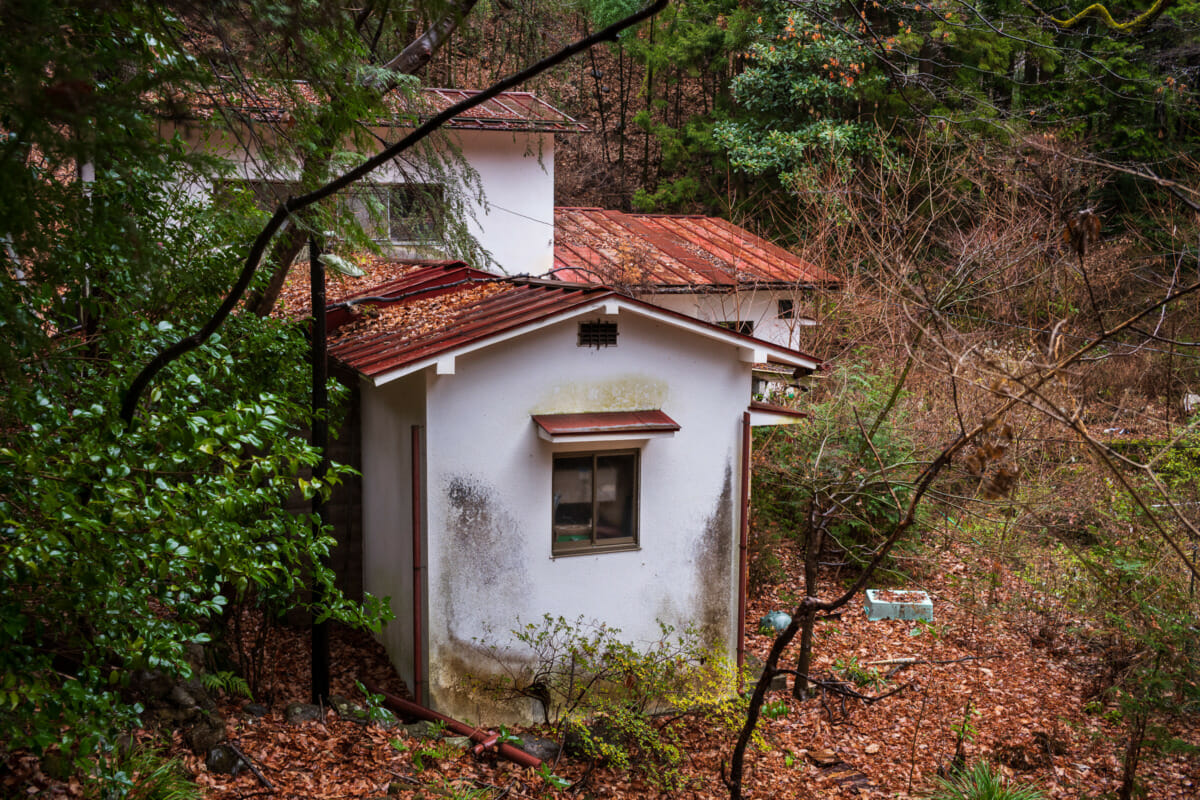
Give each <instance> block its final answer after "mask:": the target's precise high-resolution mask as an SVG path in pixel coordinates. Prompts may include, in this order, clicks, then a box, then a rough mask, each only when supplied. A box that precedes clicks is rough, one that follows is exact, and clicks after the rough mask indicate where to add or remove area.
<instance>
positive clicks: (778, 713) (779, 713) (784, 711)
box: [762, 700, 788, 719]
mask: <svg viewBox="0 0 1200 800" xmlns="http://www.w3.org/2000/svg"><path fill="white" fill-rule="evenodd" d="M762 715H763V716H764V717H766V718H767V719H780V718H781V717H786V716H787V715H788V706H787V703H785V702H783V701H782V700H772V701H771V702H769V703H765V704H764V705H763V707H762Z"/></svg>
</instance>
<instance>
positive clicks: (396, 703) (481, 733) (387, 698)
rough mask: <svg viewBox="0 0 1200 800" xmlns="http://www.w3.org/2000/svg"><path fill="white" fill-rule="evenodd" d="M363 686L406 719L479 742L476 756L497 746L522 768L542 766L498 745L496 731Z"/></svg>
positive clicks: (521, 752)
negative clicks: (434, 724)
mask: <svg viewBox="0 0 1200 800" xmlns="http://www.w3.org/2000/svg"><path fill="white" fill-rule="evenodd" d="M363 685H364V686H365V687H366V688H367V691H368V692H370V693H371V694H377V695H382V696H383V704H384V705H385V706H387V707H388V708H390V709H391V710H392V711H395V712H396V713H397V714H400V715H402V716H405V717H417V718H418V719H423V720H428V721H429V722H444V723H445V724H446V728H447V730H451V731H454V732H455V733H457V734H458V735H459V736H468V737H470V739H471V741H473V742H478V744H476V746H475V748H474V752H475V754H476V755H479V754H480V753H482V752H483V751H484V750H485V749H486V748H489V747H493V746H495V748H496V752H497V753H499V754H500V755H501V756H503V757H504V758H507V759H508V760H509V761H511V762H513V763H514V764H517V765H519V766H522V767H532V768H533V769H537V768H538V767H540V766H541V765H542V760H541V759H540V758H538V757H537V756H531V755H529V753H526V752H525V751H524V750H522V749H521V748H519V747H513V746H512V745H511V744H497V742H499V740H500V735H499V734H497V733H496V732H495V731H485V730H484V729H482V728H473V727H471V726H470V725H468V724H466V723H465V722H459V721H458V720H456V719H451V718H450V717H447V716H445V715H443V714H439V713H438V712H436V711H434V710H433V709H429V708H426V707H425V706H421V705H417V704H416V703H413V702H410V701H408V700H405V699H404V698H403V697H397V696H396V695H394V694H392V693H391V692H385V691H384V690H382V689H380V688H377V687H376V686H374V685H372V684H370V683H368V682H367V681H363Z"/></svg>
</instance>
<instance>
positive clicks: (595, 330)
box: [579, 322, 617, 347]
mask: <svg viewBox="0 0 1200 800" xmlns="http://www.w3.org/2000/svg"><path fill="white" fill-rule="evenodd" d="M579 346H580V347H616V346H617V323H615V322H581V323H579Z"/></svg>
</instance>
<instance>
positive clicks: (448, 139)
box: [163, 127, 554, 275]
mask: <svg viewBox="0 0 1200 800" xmlns="http://www.w3.org/2000/svg"><path fill="white" fill-rule="evenodd" d="M174 131H175V129H172V128H164V131H163V135H164V136H170V135H171V134H172V133H173V132H174ZM179 132H180V133H181V135H183V136H184V138H185V140H186V141H188V142H189V143H190V144H191V146H192V147H194V148H197V149H198V150H202V151H204V152H206V153H208V154H210V155H215V156H220V157H223V158H226V159H228V160H229V161H231V162H232V164H233V167H234V170H233V173H232V174H231V175H230V179H245V180H249V179H261V180H293V179H295V177H296V175H297V173H296V171H294V170H292V171H288V170H284V171H268V170H267V169H266V167H265V165H264V164H263V163H262V160H261V158H260V151H259V148H258V147H257V146H256V144H255V142H256V140H255V139H254V138H253V137H251V136H248V135H246V133H245V132H243V137H242V138H241V139H239V138H238V137H234V136H232V135H230V134H229V133H228V132H222V131H218V132H210V131H206V130H205V129H203V128H199V127H191V128H182V129H179ZM260 133H261V132H260ZM374 133H375V134H376V135H378V136H379V137H380V138H381V139H382V140H384V141H386V142H391V141H396V140H398V139H399V138H400V137H401V136H403V135H404V134H406V133H407V131H404V130H400V129H382V128H380V129H376V130H375V131H374ZM382 147H383V145H380V149H382ZM431 149H436V151H438V152H441V153H443V154H457V155H458V156H461V159H462V161H464V162H465V163H466V165H467V166H468V167H469V169H470V170H471V171H473V173H474V174H473V175H466V174H464V173H463V171H462V169H461V165H460V164H459V163H458V162H457V161H456V156H454V155H450V156H446V155H443V156H441V157H439V156H437V155H436V154H433V153H432V152H431ZM432 160H443V161H445V162H446V163H448V164H450V167H449V169H450V170H451V171H452V172H453V173H454V180H455V181H456V183H455V184H452V185H451V187H450V188H452V189H453V190H454V191H456V192H458V193H459V194H460V195H461V197H462V198H463V200H464V206H465V209H466V221H467V224H468V226H469V228H470V230H471V233H472V235H473V236H475V238H476V239H477V240H478V242H479V244H480V246H481V247H483V249H484V250H486V251H487V252H488V253H490V254H491V257H492V258H493V259H494V261H495V263H494V264H493V265H492V266H491V268H492V269H495V270H498V271H501V272H505V273H509V274H522V273H528V274H531V275H540V274H543V273H545V272H547V271H549V270H550V269H551V268H552V267H553V265H554V136H553V134H548V133H545V134H538V133H514V132H510V131H476V130H450V131H442V132H438V133H435V134H434V135H433V136H432V137H430V139H428V140H427V142H426V143H424V144H422V145H420V146H419V147H418V149H415V150H413V151H411V152H410V153H408V154H405V155H403V156H401V157H400V159H398V160H397V161H396V162H395V163H392V164H387V165H384V166H382V167H380V168H379V169H378V170H376V171H375V172H374V173H372V174H371V176H369V178H368V179H367V181H368V182H374V183H381V184H386V183H406V182H411V183H429V182H441V181H442V178H441V177H439V174H438V173H437V172H436V171H432V172H431V171H430V169H429V168H428V167H427V166H426V164H428V163H429V162H430V161H432ZM187 191H188V193H189V194H190V195H191V196H192V197H194V198H197V199H200V198H205V197H207V196H209V195H210V194H211V192H212V184H211V182H207V181H202V182H196V183H191V184H189V185H188V186H187ZM394 254H395V255H397V256H400V257H407V256H411V257H424V258H432V257H442V256H444V255H446V254H445V253H444V252H441V251H440V250H437V249H431V248H416V249H409V250H407V251H401V250H396V251H395V253H394ZM472 266H476V267H481V268H482V267H484V266H485V265H483V264H472Z"/></svg>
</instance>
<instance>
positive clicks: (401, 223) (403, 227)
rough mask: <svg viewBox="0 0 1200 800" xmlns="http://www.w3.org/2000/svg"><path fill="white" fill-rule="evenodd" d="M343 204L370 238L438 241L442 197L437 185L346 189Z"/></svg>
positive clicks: (443, 201)
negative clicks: (347, 190) (344, 202)
mask: <svg viewBox="0 0 1200 800" xmlns="http://www.w3.org/2000/svg"><path fill="white" fill-rule="evenodd" d="M346 203H347V206H348V210H349V211H350V213H352V214H354V216H355V217H356V218H357V219H358V224H359V225H361V226H362V229H363V230H364V231H366V232H367V234H368V235H369V236H370V237H371V238H372V239H376V240H389V241H393V242H429V241H436V240H438V239H439V238H441V234H442V227H443V222H444V220H445V207H446V196H445V190H444V188H443V187H442V186H440V185H439V184H436V183H401V184H365V185H362V186H356V187H354V188H353V189H350V190H349V192H348V193H347V195H346Z"/></svg>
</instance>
